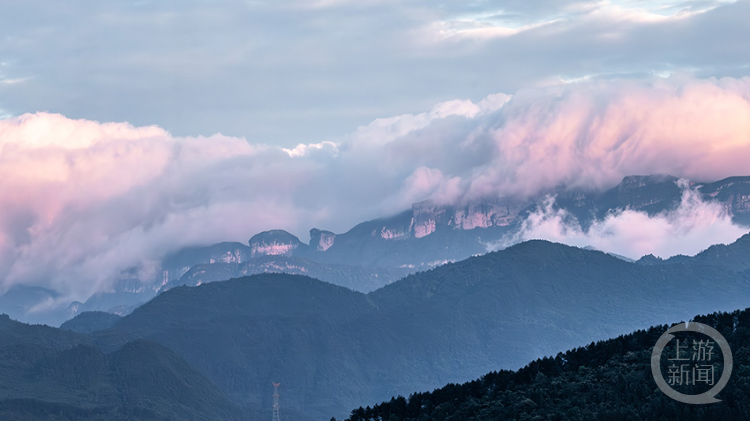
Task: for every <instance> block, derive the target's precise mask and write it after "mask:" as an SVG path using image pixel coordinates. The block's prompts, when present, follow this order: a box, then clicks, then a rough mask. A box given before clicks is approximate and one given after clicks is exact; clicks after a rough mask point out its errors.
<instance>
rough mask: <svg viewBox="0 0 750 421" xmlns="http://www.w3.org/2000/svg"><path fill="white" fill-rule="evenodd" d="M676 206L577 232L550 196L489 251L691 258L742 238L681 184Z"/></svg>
mask: <svg viewBox="0 0 750 421" xmlns="http://www.w3.org/2000/svg"><path fill="white" fill-rule="evenodd" d="M680 186H681V187H682V189H683V195H682V201H681V203H680V205H679V206H678V207H677V208H676V209H674V210H672V211H666V212H662V213H660V214H658V215H655V216H649V215H648V214H647V213H646V212H641V211H636V210H632V209H625V210H620V211H616V212H613V213H610V214H609V215H607V216H606V217H605V218H604V219H603V220H599V221H594V223H593V224H592V225H591V226H590V227H589V228H588V229H586V230H584V229H582V228H581V225H580V224H579V223H578V221H576V220H575V218H574V217H572V216H571V215H570V214H569V213H568V212H566V211H565V210H564V209H559V208H556V207H555V201H554V198H553V197H549V198H548V199H547V201H546V202H545V204H544V205H543V206H540V207H539V208H538V209H537V210H536V211H535V212H532V213H531V215H530V216H529V218H528V219H527V220H525V221H524V223H523V225H522V227H521V229H520V231H519V232H517V233H515V234H513V235H512V236H510V237H509V238H506V239H503V240H502V241H501V242H499V243H497V244H491V245H489V248H490V249H498V248H504V247H507V246H509V245H511V244H515V243H518V242H521V241H526V240H532V239H541V240H549V241H554V242H559V243H564V244H568V245H571V246H576V247H593V248H595V249H597V250H601V251H604V252H607V253H614V254H618V255H621V256H625V257H628V258H631V259H638V258H640V257H642V256H645V255H647V254H653V255H655V256H658V257H662V258H668V257H671V256H675V255H678V254H682V255H687V256H693V255H695V254H697V253H699V252H701V251H703V250H705V249H706V247H707V246H708V245H711V244H728V243H732V242H734V241H735V240H736V239H737V238H739V237H741V236H742V235H744V234H746V233H747V227H741V226H737V225H735V224H734V223H733V222H732V218H731V216H730V215H728V214H727V213H726V211H725V210H724V209H723V207H722V206H721V205H720V204H718V203H710V202H704V201H702V200H701V197H700V194H699V193H698V192H697V191H695V190H693V189H691V188H690V186H689V183H687V182H686V181H684V180H683V181H682V182H681V183H680Z"/></svg>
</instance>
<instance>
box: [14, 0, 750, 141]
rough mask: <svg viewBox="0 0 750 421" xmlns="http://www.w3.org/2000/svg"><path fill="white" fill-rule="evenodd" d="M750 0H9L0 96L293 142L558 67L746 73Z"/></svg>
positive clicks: (18, 110) (93, 115)
mask: <svg viewBox="0 0 750 421" xmlns="http://www.w3.org/2000/svg"><path fill="white" fill-rule="evenodd" d="M749 8H750V2H748V1H738V2H734V3H732V2H725V1H712V0H705V1H690V0H666V1H665V0H649V1H639V0H627V1H626V0H619V1H617V0H611V1H569V0H561V1H551V0H541V1H533V2H531V1H519V0H504V1H481V2H466V1H442V2H434V1H427V0H413V1H408V2H404V1H392V0H387V1H377V0H373V1H369V0H368V1H363V0H360V1H349V0H324V1H317V2H309V1H293V2H268V1H226V0H224V1H221V0H219V1H212V2H205V1H203V2H201V1H183V2H176V1H174V0H167V1H160V2H155V1H149V2H99V3H98V4H97V5H96V7H92V6H91V3H90V2H89V1H83V0H69V1H66V2H64V3H62V2H59V1H54V0H42V1H41V2H28V1H27V2H23V1H20V0H7V1H3V2H0V28H2V30H0V31H2V34H0V35H1V36H0V81H5V82H0V98H2V104H0V106H2V108H4V109H5V110H6V111H7V112H8V113H9V114H12V115H14V116H18V115H21V114H24V113H27V112H32V113H33V112H37V111H44V110H46V111H49V112H51V113H60V114H63V115H66V116H68V117H71V118H75V119H88V120H97V121H128V122H130V123H132V124H134V125H136V126H148V125H152V124H158V125H159V126H160V127H163V128H165V129H166V130H168V131H169V132H170V133H173V134H175V135H177V136H189V135H199V134H203V135H209V134H213V133H217V132H221V133H224V134H226V135H231V136H236V137H245V138H247V139H249V140H250V141H251V142H253V143H266V144H272V145H275V146H282V147H286V148H294V147H295V146H296V145H297V144H299V143H305V144H307V143H321V142H324V141H332V140H333V139H334V138H336V137H338V136H340V135H341V134H342V133H346V132H349V131H350V130H351V129H352V128H353V127H358V126H362V125H366V124H367V123H368V122H371V121H372V120H374V119H375V118H377V117H383V116H393V115H401V114H413V115H417V114H419V113H420V112H422V111H424V110H429V108H430V106H431V105H433V104H436V103H439V102H444V101H448V100H451V99H454V98H462V99H466V98H468V99H471V100H472V101H473V102H475V103H477V102H478V101H480V100H481V99H482V98H483V97H484V96H485V95H486V94H487V93H488V92H508V93H512V92H516V91H518V90H520V89H525V88H528V87H534V86H542V85H546V84H549V83H551V81H559V80H561V79H566V80H575V79H578V78H581V77H584V76H586V75H592V74H593V75H614V77H628V76H632V75H647V74H652V73H654V72H668V71H690V72H693V73H695V74H697V75H698V76H717V77H721V76H740V75H744V74H746V73H747V63H750V49H748V48H746V42H745V40H747V39H749V38H750V25H747V24H746V19H745V17H746V16H748V13H749ZM61 16H62V17H64V18H61ZM9 81H23V83H7V82H9Z"/></svg>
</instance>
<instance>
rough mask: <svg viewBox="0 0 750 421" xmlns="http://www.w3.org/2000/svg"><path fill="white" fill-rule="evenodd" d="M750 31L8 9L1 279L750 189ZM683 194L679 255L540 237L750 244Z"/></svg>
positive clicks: (202, 7) (404, 13)
mask: <svg viewBox="0 0 750 421" xmlns="http://www.w3.org/2000/svg"><path fill="white" fill-rule="evenodd" d="M748 18H750V1H746V0H738V1H724V0H721V1H677V0H674V1H673V0H662V1H647V0H633V1H598V2H577V1H565V0H562V1H557V0H556V1H546V0H543V1H535V2H529V1H520V0H519V1H455V2H439V1H437V2H436V1H426V0H425V1H422V0H415V1H408V0H399V1H395V0H394V1H391V0H357V1H354V0H352V1H349V0H320V1H309V0H308V1H273V2H271V1H268V2H266V1H190V0H187V1H186V0H181V1H158V2H157V1H101V2H88V1H76V0H73V1H67V2H57V1H41V2H28V1H15V0H7V1H3V2H2V3H1V4H0V285H1V286H2V287H4V288H9V287H10V286H12V285H16V284H26V285H41V286H44V287H48V288H52V289H55V290H57V291H59V292H61V293H62V294H63V295H64V296H65V297H74V298H75V299H79V300H80V299H85V298H86V297H87V296H89V295H91V294H92V293H94V292H96V291H101V290H105V289H106V288H107V287H108V285H111V283H112V280H113V279H114V277H116V275H117V273H119V271H122V270H125V269H127V268H129V267H132V266H134V265H139V267H143V268H146V269H144V270H147V268H149V267H152V266H149V265H148V264H146V263H148V262H153V261H156V260H158V259H159V258H160V256H162V255H164V253H167V252H169V251H173V250H174V249H176V248H179V247H182V246H185V245H191V244H211V243H214V242H219V241H229V240H232V241H242V242H245V241H247V239H248V238H249V237H250V236H252V235H253V234H255V233H257V232H259V231H262V230H268V229H273V228H280V229H286V230H288V231H290V232H292V233H293V234H295V235H298V236H299V237H301V238H302V239H303V240H305V239H306V236H307V232H308V230H309V229H310V228H313V227H317V228H321V229H329V230H332V231H335V232H343V231H346V230H348V229H349V228H351V227H352V226H353V225H354V224H356V223H358V222H361V221H363V220H367V219H372V218H376V217H382V216H387V215H390V214H393V213H396V212H398V211H401V210H403V209H406V208H408V207H409V206H410V205H411V203H413V202H416V201H420V200H425V199H432V200H435V201H438V202H441V203H457V202H461V201H466V200H473V199H477V198H481V197H486V196H502V195H520V196H524V195H534V194H538V193H539V192H542V191H544V190H545V189H549V188H552V187H555V186H558V185H563V184H564V185H569V186H578V187H584V188H590V189H603V188H609V187H612V186H614V185H615V184H617V183H618V182H619V181H620V180H621V179H622V177H624V176H626V175H633V174H652V173H668V174H672V175H675V176H678V177H685V178H690V179H693V180H697V181H714V180H718V179H720V178H724V177H727V176H732V175H748V170H747V168H748V165H747V162H750V48H747V40H748V39H750V25H747V21H748ZM683 202H684V203H683V205H684V206H683V207H681V210H680V212H683V213H679V212H678V213H676V214H674V215H664V216H662V219H657V220H649V221H641V222H643V224H642V225H643V226H644V227H650V228H648V229H647V231H648V232H651V233H661V234H660V235H661V238H666V237H667V236H668V235H673V234H675V233H682V234H684V236H683V237H680V236H677V237H675V238H676V239H674V240H672V241H667V242H665V241H661V242H656V240H655V239H654V238H655V237H650V238H651V240H650V242H649V241H646V240H644V239H643V238H637V239H633V238H631V237H628V235H630V234H632V233H628V232H626V231H627V230H623V229H618V228H617V227H621V226H625V225H623V224H629V225H628V226H632V221H634V220H636V221H638V220H639V219H638V218H642V217H643V215H637V214H635V215H633V214H628V213H626V214H621V215H616V218H615V219H612V220H609V221H601V223H600V225H594V229H595V230H596V229H598V230H599V231H592V232H588V233H583V232H579V231H576V229H575V227H567V228H566V227H562V228H561V227H560V226H559V224H558V222H559V221H561V220H562V219H560V215H556V214H554V211H553V210H551V209H547V210H545V209H540V211H539V212H540V213H538V214H536V219H534V220H530V221H529V223H528V224H527V226H526V227H525V228H526V229H525V231H524V234H523V235H524V237H522V238H521V239H525V238H536V237H543V238H550V239H555V240H558V241H562V242H568V243H572V244H579V243H581V245H583V243H587V244H589V245H590V244H595V245H598V246H599V247H601V248H603V249H608V248H609V249H611V250H612V251H613V252H623V247H622V244H623V242H625V241H629V242H630V243H633V241H635V240H638V241H639V242H638V244H639V246H638V247H636V248H633V247H630V248H627V249H625V250H624V252H626V253H630V254H647V252H649V251H651V252H654V251H655V252H657V254H660V255H664V256H668V255H671V254H675V253H678V252H682V248H680V247H681V246H684V244H685V243H689V244H691V245H693V248H694V249H697V251H699V250H700V249H702V248H705V247H707V246H708V245H710V244H711V243H712V242H717V241H719V242H727V241H732V240H733V239H734V238H737V237H738V236H739V235H740V234H741V233H742V229H738V228H737V227H736V226H734V225H732V224H731V221H728V220H727V218H726V215H722V214H721V210H720V209H714V208H712V207H711V206H710V204H702V203H696V200H694V198H693V199H691V198H690V196H689V194H688V195H687V196H686V198H685V199H684V200H683ZM704 205H705V206H704ZM617 218H620V219H617ZM696 218H697V219H696ZM677 220H684V221H694V222H691V223H688V224H687V225H685V224H683V223H679V221H677ZM628 221H631V223H628ZM675 221H677V222H675ZM695 221H697V222H695ZM649 224H653V225H649ZM670 224H671V225H670ZM611 232H619V233H622V236H621V237H618V236H615V240H613V239H612V236H611V235H609V233H611ZM598 233H601V235H598ZM670 233H671V234H670ZM717 233H718V234H717ZM682 234H680V235H682ZM644 244H645V245H644ZM144 276H147V274H144Z"/></svg>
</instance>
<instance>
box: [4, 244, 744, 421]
mask: <svg viewBox="0 0 750 421" xmlns="http://www.w3.org/2000/svg"><path fill="white" fill-rule="evenodd" d="M748 244H750V234H748V235H746V236H744V237H743V238H741V239H740V240H738V241H737V242H735V243H733V244H730V245H727V246H718V247H715V248H709V249H708V250H706V251H704V252H703V253H700V254H699V255H697V256H695V257H690V258H685V259H682V260H681V261H673V262H663V261H662V262H656V263H655V264H654V262H626V261H624V260H621V259H618V258H615V257H612V256H610V255H607V254H605V253H602V252H598V251H594V250H585V249H579V248H575V247H569V246H565V245H562V244H555V243H550V242H547V241H541V240H535V241H528V242H524V243H520V244H517V245H514V246H512V247H509V248H507V249H504V250H501V251H497V252H492V253H489V254H486V255H483V256H478V257H472V258H470V259H467V260H464V261H461V262H456V263H451V264H447V265H444V266H441V267H438V268H435V269H431V270H429V271H425V272H419V273H416V274H413V275H409V276H407V277H406V278H404V279H402V280H399V281H397V282H394V283H392V284H390V285H387V286H385V287H383V288H381V289H378V290H376V291H373V292H371V293H369V294H363V293H360V292H355V291H351V290H349V289H347V288H344V287H341V286H336V285H333V284H330V283H326V282H322V281H319V280H316V279H313V278H310V277H307V276H300V275H290V274H278V273H265V274H260V275H253V276H249V277H243V278H237V279H232V280H229V281H220V282H210V283H206V284H203V285H201V286H199V287H186V286H181V287H175V288H172V289H170V290H167V291H165V292H163V293H161V294H159V295H158V296H157V297H155V298H154V299H153V300H151V301H150V302H148V303H146V304H145V305H143V306H140V307H138V308H136V309H135V310H134V311H133V312H132V313H131V314H129V315H127V316H125V317H122V318H118V317H112V316H111V315H109V314H106V313H84V314H82V315H80V316H78V317H76V318H75V319H73V320H71V321H69V322H67V323H65V329H69V330H72V331H74V332H71V331H67V330H63V329H55V328H50V327H47V326H29V325H24V324H22V323H18V322H14V321H11V320H9V319H8V318H7V317H5V318H0V356H2V358H0V361H2V362H3V363H2V364H0V374H1V375H0V383H2V384H3V385H5V388H3V387H0V418H3V419H5V418H8V419H30V420H37V419H38V420H42V419H54V418H53V416H57V417H58V419H62V420H73V419H76V420H79V419H83V420H87V421H94V420H109V419H112V420H119V419H123V420H124V419H129V420H130V419H134V420H151V419H154V420H156V419H186V420H192V419H195V420H203V419H212V417H213V419H217V420H218V419H221V420H225V419H262V418H264V417H268V416H269V413H270V408H271V405H272V396H271V388H270V384H271V382H281V384H282V400H283V410H284V412H283V414H284V417H285V419H289V420H295V419H296V420H305V421H306V420H315V419H330V417H331V416H336V417H339V418H343V417H345V416H347V414H348V413H349V411H350V409H351V408H356V407H357V406H360V405H366V404H370V403H374V402H380V401H383V400H387V399H389V398H390V397H391V396H397V395H399V394H408V393H411V392H414V391H425V390H432V389H433V388H435V387H440V386H443V385H445V384H446V383H455V382H463V381H468V380H471V379H474V378H477V377H479V376H481V375H483V374H485V373H487V372H490V371H494V370H498V369H516V368H518V367H521V366H523V365H525V364H527V363H528V362H529V361H533V360H534V359H536V358H540V357H543V356H546V355H555V354H556V353H557V352H559V351H561V350H564V349H570V348H575V347H579V346H582V345H585V344H588V343H591V342H592V341H598V340H601V339H606V338H611V337H615V336H617V335H621V334H623V333H626V332H630V331H632V330H634V329H636V328H639V327H642V326H649V325H658V324H661V323H665V322H671V321H674V320H680V319H683V320H686V319H688V318H689V317H691V316H692V315H693V314H696V313H708V312H711V311H716V310H720V311H731V310H734V309H737V308H745V307H747V305H748V302H750V271H748V270H747V269H745V267H747V266H750V254H749V253H747V247H748ZM75 332H89V333H88V334H78V333H75ZM748 355H750V354H748ZM738 361H739V359H738ZM583 370H584V371H582V374H584V375H585V374H586V371H585V369H583ZM541 380H543V379H542V378H540V381H541ZM0 386H2V385H0ZM553 386H554V385H553ZM514 399H515V398H514ZM523 402H525V401H524V400H523V399H522V398H521V399H519V402H518V403H520V404H522V406H523V405H526V404H527V403H523ZM30 411H36V412H33V414H34V416H27V417H25V418H24V417H22V416H21V415H19V414H28V413H30ZM14 417H15V418H14ZM579 418H580V417H579Z"/></svg>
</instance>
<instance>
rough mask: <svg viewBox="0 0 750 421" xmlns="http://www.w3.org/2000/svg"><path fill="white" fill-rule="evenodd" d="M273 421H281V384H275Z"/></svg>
mask: <svg viewBox="0 0 750 421" xmlns="http://www.w3.org/2000/svg"><path fill="white" fill-rule="evenodd" d="M272 384H273V421H281V418H279V386H281V383H273V382H272Z"/></svg>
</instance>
